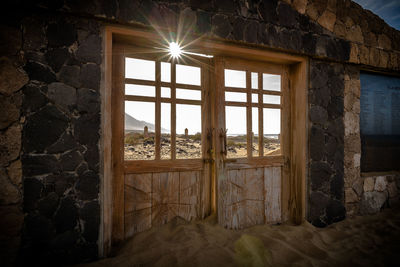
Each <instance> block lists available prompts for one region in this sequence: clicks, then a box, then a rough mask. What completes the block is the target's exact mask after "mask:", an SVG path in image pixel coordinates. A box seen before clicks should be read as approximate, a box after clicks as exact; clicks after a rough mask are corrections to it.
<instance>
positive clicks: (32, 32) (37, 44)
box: [22, 16, 47, 51]
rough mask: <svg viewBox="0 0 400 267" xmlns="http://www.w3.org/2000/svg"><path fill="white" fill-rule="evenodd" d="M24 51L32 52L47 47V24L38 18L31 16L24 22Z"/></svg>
mask: <svg viewBox="0 0 400 267" xmlns="http://www.w3.org/2000/svg"><path fill="white" fill-rule="evenodd" d="M22 28H23V38H24V41H23V49H24V50H28V51H32V50H39V49H41V48H43V47H46V45H47V40H46V35H45V31H44V28H45V22H44V21H43V20H41V19H40V18H38V17H35V16H29V17H26V18H24V19H23V21H22Z"/></svg>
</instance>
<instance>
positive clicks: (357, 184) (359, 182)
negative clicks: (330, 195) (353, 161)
mask: <svg viewBox="0 0 400 267" xmlns="http://www.w3.org/2000/svg"><path fill="white" fill-rule="evenodd" d="M352 188H353V189H354V191H355V192H356V193H357V195H358V196H361V195H362V193H363V190H364V182H363V179H362V178H361V177H358V178H357V179H356V180H355V181H354V182H353V185H352Z"/></svg>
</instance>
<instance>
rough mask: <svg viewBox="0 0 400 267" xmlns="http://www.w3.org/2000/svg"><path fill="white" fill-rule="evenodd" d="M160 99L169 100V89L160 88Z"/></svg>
mask: <svg viewBox="0 0 400 267" xmlns="http://www.w3.org/2000/svg"><path fill="white" fill-rule="evenodd" d="M161 97H165V98H171V88H169V87H161Z"/></svg>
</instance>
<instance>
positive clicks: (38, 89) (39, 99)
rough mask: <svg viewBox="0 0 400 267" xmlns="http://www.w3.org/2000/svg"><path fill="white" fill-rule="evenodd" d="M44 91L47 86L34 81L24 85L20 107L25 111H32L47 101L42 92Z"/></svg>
mask: <svg viewBox="0 0 400 267" xmlns="http://www.w3.org/2000/svg"><path fill="white" fill-rule="evenodd" d="M46 91H47V87H45V86H42V85H40V84H38V83H35V82H31V83H29V84H27V85H26V86H25V87H24V89H23V93H24V98H23V102H22V107H23V110H24V111H25V113H30V112H34V111H36V110H37V109H39V108H41V107H43V106H44V105H45V104H46V103H47V99H46V96H45V95H44V94H43V92H46Z"/></svg>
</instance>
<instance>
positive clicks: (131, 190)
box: [125, 173, 152, 213]
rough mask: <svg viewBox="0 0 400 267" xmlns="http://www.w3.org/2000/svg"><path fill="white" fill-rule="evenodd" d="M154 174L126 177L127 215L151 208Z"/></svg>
mask: <svg viewBox="0 0 400 267" xmlns="http://www.w3.org/2000/svg"><path fill="white" fill-rule="evenodd" d="M151 193H152V174H151V173H145V174H129V175H125V213H127V212H132V211H137V210H141V209H146V208H151V200H152V196H151Z"/></svg>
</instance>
